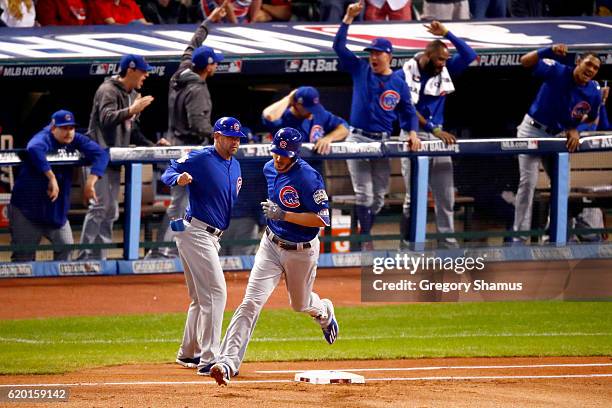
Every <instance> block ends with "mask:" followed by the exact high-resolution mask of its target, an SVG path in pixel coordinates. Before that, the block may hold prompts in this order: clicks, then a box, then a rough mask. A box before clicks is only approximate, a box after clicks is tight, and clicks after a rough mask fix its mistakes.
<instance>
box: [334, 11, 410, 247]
mask: <svg viewBox="0 0 612 408" xmlns="http://www.w3.org/2000/svg"><path fill="white" fill-rule="evenodd" d="M363 7H364V4H363V0H361V1H359V2H357V3H353V4H351V5H349V6H348V8H347V10H346V14H345V16H344V19H343V20H342V24H341V25H340V28H339V29H338V32H337V33H336V37H335V39H334V51H336V54H338V58H339V59H340V68H341V69H343V70H345V71H348V72H349V73H350V74H351V76H352V78H353V102H352V106H351V119H350V124H351V128H350V134H349V136H348V138H347V139H346V141H347V142H379V141H384V140H386V139H388V138H389V136H391V132H392V131H393V122H394V121H395V120H396V119H398V118H399V123H400V127H401V129H404V130H405V131H406V132H407V133H408V142H409V143H410V148H411V150H413V151H416V150H418V148H419V146H420V141H419V139H418V137H417V134H416V130H417V129H418V120H417V116H416V110H415V108H414V105H413V104H412V102H411V100H410V90H409V89H408V85H407V84H406V82H405V81H404V80H403V79H402V78H400V77H399V76H398V75H396V74H394V73H393V71H392V70H391V58H392V53H393V46H392V45H391V42H390V41H389V40H387V39H386V38H375V39H374V40H372V43H371V44H370V45H369V46H368V47H366V48H365V49H364V51H369V52H370V55H369V57H368V60H362V59H359V58H358V57H357V56H356V55H355V54H354V53H353V52H352V51H350V50H349V49H348V48H347V46H346V36H347V33H348V28H349V25H350V24H351V23H352V22H353V19H354V18H355V17H357V16H358V15H359V13H361V10H363ZM347 165H348V170H349V173H350V175H351V182H352V183H353V190H354V191H355V204H356V207H355V210H356V211H355V212H356V214H357V218H358V220H359V224H360V228H361V234H362V235H366V236H369V235H370V230H371V229H372V225H373V223H374V216H375V215H376V214H377V213H378V212H379V211H380V210H381V209H382V207H383V205H384V203H385V194H386V193H387V191H388V190H389V180H390V176H391V165H390V161H389V159H366V160H347ZM362 247H363V248H364V249H371V248H372V243H371V242H365V243H364V245H362Z"/></svg>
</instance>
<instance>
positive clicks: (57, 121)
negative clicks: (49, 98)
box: [51, 109, 76, 127]
mask: <svg viewBox="0 0 612 408" xmlns="http://www.w3.org/2000/svg"><path fill="white" fill-rule="evenodd" d="M74 125H76V122H75V121H74V115H73V114H72V112H70V111H67V110H64V109H62V110H58V111H57V112H55V113H54V114H53V115H51V126H56V127H62V126H74Z"/></svg>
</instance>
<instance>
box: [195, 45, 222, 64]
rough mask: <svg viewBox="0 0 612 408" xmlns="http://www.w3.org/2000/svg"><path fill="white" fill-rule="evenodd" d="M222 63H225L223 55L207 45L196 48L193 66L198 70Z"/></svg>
mask: <svg viewBox="0 0 612 408" xmlns="http://www.w3.org/2000/svg"><path fill="white" fill-rule="evenodd" d="M221 61H223V54H222V53H221V52H218V51H215V50H213V49H212V48H210V47H207V46H205V45H203V46H201V47H198V48H196V49H195V51H194V52H193V54H192V56H191V62H193V65H195V67H196V68H198V69H202V68H204V67H206V66H207V65H209V64H215V63H219V62H221Z"/></svg>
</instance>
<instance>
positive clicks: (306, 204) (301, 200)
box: [264, 158, 329, 242]
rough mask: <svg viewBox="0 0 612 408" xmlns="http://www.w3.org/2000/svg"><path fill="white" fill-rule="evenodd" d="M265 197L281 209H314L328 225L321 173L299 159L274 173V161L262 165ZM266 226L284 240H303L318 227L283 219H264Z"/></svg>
mask: <svg viewBox="0 0 612 408" xmlns="http://www.w3.org/2000/svg"><path fill="white" fill-rule="evenodd" d="M264 176H265V177H266V181H267V182H268V198H269V199H270V201H273V202H275V203H276V204H278V205H279V206H280V208H281V209H283V210H285V211H290V212H295V213H308V212H311V213H315V214H317V215H318V216H319V217H320V218H321V219H322V220H323V221H324V222H325V224H326V225H329V202H328V198H327V193H326V192H325V183H323V177H321V175H320V174H319V173H318V172H317V171H316V170H314V169H313V168H312V167H311V166H310V165H309V164H308V163H306V162H305V161H304V160H302V159H299V158H298V159H297V160H296V162H295V164H294V165H293V166H292V167H291V168H290V169H289V171H287V172H285V173H278V172H277V171H276V169H275V168H274V161H273V160H270V161H269V162H267V163H266V164H265V166H264ZM268 227H270V229H271V230H272V232H274V234H276V235H278V236H279V237H281V238H282V239H284V240H287V241H291V242H307V241H310V240H312V239H314V238H315V237H316V236H317V235H318V234H319V228H318V227H304V226H302V225H297V224H294V223H291V222H287V221H276V220H268Z"/></svg>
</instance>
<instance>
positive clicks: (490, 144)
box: [0, 132, 612, 260]
mask: <svg viewBox="0 0 612 408" xmlns="http://www.w3.org/2000/svg"><path fill="white" fill-rule="evenodd" d="M312 147H313V146H312V145H311V144H304V146H303V148H302V154H301V155H302V157H303V158H304V159H306V160H308V159H311V158H312V159H317V160H347V159H356V158H383V157H388V158H400V157H410V158H411V159H412V160H411V175H410V177H411V183H410V196H411V206H410V217H409V221H408V225H406V228H405V230H406V231H407V236H406V238H407V240H408V241H409V242H411V243H412V244H414V246H415V249H417V250H418V249H419V248H423V246H424V243H425V240H426V224H427V191H428V179H429V161H430V158H431V157H433V156H483V157H484V156H496V155H517V154H523V153H524V154H531V155H549V156H550V157H552V158H553V162H554V169H553V172H552V174H551V180H550V181H551V190H550V193H549V194H548V195H547V199H548V200H549V202H550V207H551V211H550V240H551V242H552V243H554V244H556V245H558V246H562V245H565V244H566V243H567V240H568V236H567V231H568V224H567V214H568V202H569V199H570V189H569V175H570V160H569V157H570V153H568V152H567V149H566V147H565V139H563V138H537V139H517V138H504V139H473V140H459V141H458V142H457V143H456V144H453V145H445V144H444V143H442V142H441V141H425V142H422V147H421V149H420V150H419V152H410V151H409V148H408V146H407V144H406V143H404V142H399V141H389V142H382V143H381V142H373V143H346V142H341V143H334V144H333V145H332V148H331V153H330V154H329V155H319V154H317V153H315V152H314V151H313V149H312ZM199 148H201V146H176V147H135V148H133V147H130V148H111V149H110V156H111V163H113V164H121V165H124V166H125V203H124V221H123V222H124V224H123V243H122V246H123V259H125V260H136V259H138V258H139V248H140V247H141V246H142V245H141V243H140V231H141V209H142V193H143V184H142V181H143V164H145V163H167V162H168V161H169V160H171V159H177V158H179V157H181V156H182V155H184V154H186V153H187V152H188V151H191V150H194V149H199ZM601 151H612V132H586V133H583V134H582V137H581V140H580V148H579V149H578V151H577V152H576V153H573V154H581V153H585V152H601ZM21 153H22V151H3V152H1V153H0V166H16V165H19V164H20V163H21V159H20V158H19V156H20V154H21ZM269 155H270V146H269V145H267V144H247V145H242V146H240V149H239V151H238V153H237V154H236V157H237V158H238V159H239V160H241V161H242V160H261V159H262V158H263V157H268V156H269ZM48 159H49V161H50V162H51V163H52V164H75V163H77V164H79V162H80V160H81V159H80V156H79V155H78V154H77V155H66V154H53V155H49V156H48ZM347 177H348V175H347ZM611 185H612V183H611ZM604 187H605V186H604ZM572 194H574V193H572ZM581 194H582V195H583V196H584V195H585V194H588V193H586V192H584V191H583V192H582V193H581ZM593 196H594V197H596V198H598V199H601V200H608V201H610V202H612V191H609V190H607V191H605V189H604V190H599V191H597V192H594V193H593ZM521 233H523V234H524V233H527V234H529V232H528V231H520V232H514V233H511V234H513V235H519V234H521ZM459 234H460V233H459ZM73 246H74V247H75V248H78V247H81V246H80V245H73ZM113 246H114V245H113Z"/></svg>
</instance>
